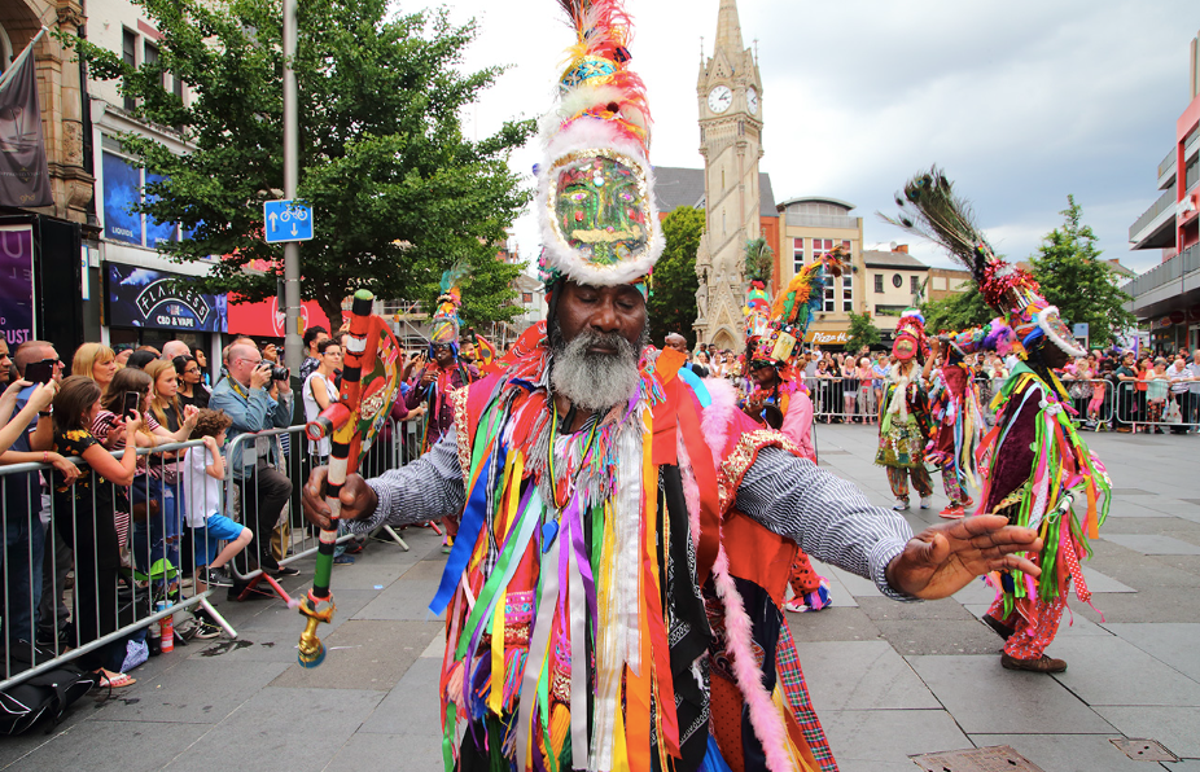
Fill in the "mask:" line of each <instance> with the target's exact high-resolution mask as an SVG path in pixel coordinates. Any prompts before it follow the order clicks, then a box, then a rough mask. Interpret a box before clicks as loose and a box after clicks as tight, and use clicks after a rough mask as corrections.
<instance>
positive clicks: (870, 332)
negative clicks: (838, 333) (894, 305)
mask: <svg viewBox="0 0 1200 772" xmlns="http://www.w3.org/2000/svg"><path fill="white" fill-rule="evenodd" d="M877 343H879V328H878V327H876V326H875V323H874V322H873V321H871V315H870V314H856V313H854V312H853V311H851V312H850V335H849V337H848V338H847V339H846V351H849V352H851V353H858V352H859V351H861V350H862V349H863V348H870V347H871V346H874V345H875V344H877Z"/></svg>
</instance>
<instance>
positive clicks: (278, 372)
mask: <svg viewBox="0 0 1200 772" xmlns="http://www.w3.org/2000/svg"><path fill="white" fill-rule="evenodd" d="M291 377H292V371H291V370H289V369H287V368H286V367H280V366H279V365H271V380H273V381H286V380H287V379H288V378H291Z"/></svg>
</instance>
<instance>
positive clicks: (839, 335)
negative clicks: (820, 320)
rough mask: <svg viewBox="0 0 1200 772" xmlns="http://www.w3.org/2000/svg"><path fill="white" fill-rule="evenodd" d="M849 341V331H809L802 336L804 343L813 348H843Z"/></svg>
mask: <svg viewBox="0 0 1200 772" xmlns="http://www.w3.org/2000/svg"><path fill="white" fill-rule="evenodd" d="M849 341H850V331H849V330H829V331H823V330H809V331H808V332H807V333H805V335H804V342H805V343H811V344H813V345H814V346H844V345H846V344H847V343H848V342H849Z"/></svg>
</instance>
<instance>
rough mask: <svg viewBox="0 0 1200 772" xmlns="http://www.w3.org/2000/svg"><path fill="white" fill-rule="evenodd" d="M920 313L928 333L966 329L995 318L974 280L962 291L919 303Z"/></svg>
mask: <svg viewBox="0 0 1200 772" xmlns="http://www.w3.org/2000/svg"><path fill="white" fill-rule="evenodd" d="M921 313H922V314H924V315H925V330H926V331H927V332H928V333H929V334H930V335H936V334H937V333H939V332H958V331H960V330H966V329H968V328H970V327H976V326H979V325H983V324H987V323H988V322H989V321H991V320H992V319H995V318H996V312H995V310H993V309H992V308H991V307H990V306H989V305H988V304H987V303H985V302H984V300H983V294H982V293H981V292H980V291H979V288H978V287H977V286H975V282H974V281H972V282H970V284H969V285H968V286H967V287H966V288H965V291H963V292H956V293H954V294H952V295H950V296H949V297H946V298H943V299H941V300H929V301H926V302H925V303H923V304H921Z"/></svg>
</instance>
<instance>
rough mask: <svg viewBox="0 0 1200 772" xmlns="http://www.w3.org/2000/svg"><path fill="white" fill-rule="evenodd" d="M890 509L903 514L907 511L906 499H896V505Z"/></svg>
mask: <svg viewBox="0 0 1200 772" xmlns="http://www.w3.org/2000/svg"><path fill="white" fill-rule="evenodd" d="M892 509H894V510H896V511H897V512H905V511H907V510H908V499H896V503H895V504H893V505H892Z"/></svg>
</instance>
